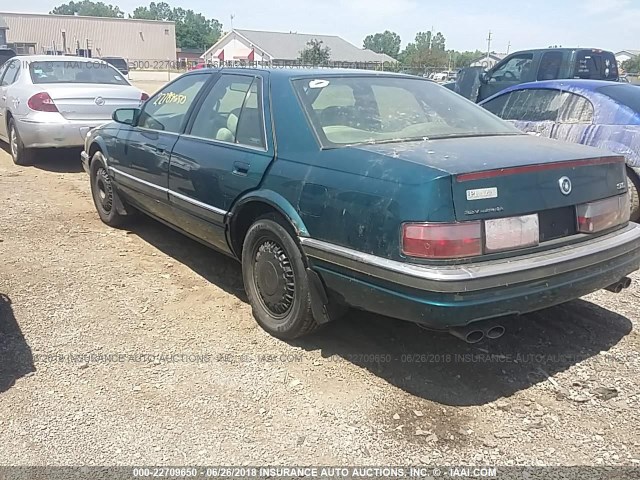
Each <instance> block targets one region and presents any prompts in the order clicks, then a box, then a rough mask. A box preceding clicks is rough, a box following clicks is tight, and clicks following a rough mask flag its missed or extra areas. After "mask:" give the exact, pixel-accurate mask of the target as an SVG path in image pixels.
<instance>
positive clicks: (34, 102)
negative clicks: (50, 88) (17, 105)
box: [27, 92, 58, 112]
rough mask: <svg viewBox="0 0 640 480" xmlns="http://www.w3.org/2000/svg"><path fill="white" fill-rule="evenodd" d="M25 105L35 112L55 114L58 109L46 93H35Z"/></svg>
mask: <svg viewBox="0 0 640 480" xmlns="http://www.w3.org/2000/svg"><path fill="white" fill-rule="evenodd" d="M27 105H28V106H29V108H30V109H31V110H35V111H36V112H57V111H58V107H56V104H55V103H53V100H52V99H51V97H50V96H49V94H48V93H47V92H40V93H36V94H35V95H34V96H32V97H31V98H30V99H29V100H28V101H27Z"/></svg>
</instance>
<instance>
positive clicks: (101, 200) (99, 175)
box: [89, 152, 126, 227]
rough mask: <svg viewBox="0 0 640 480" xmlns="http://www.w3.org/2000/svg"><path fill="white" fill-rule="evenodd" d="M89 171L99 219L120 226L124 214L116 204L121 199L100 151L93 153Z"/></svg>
mask: <svg viewBox="0 0 640 480" xmlns="http://www.w3.org/2000/svg"><path fill="white" fill-rule="evenodd" d="M89 171H90V178H91V195H92V196H93V203H94V205H95V206H96V210H97V211H98V215H99V216H100V220H102V221H103V222H104V223H106V224H107V225H109V226H110V227H119V226H121V225H122V224H123V223H124V222H125V219H126V215H123V214H121V213H119V212H118V208H117V206H118V205H119V204H121V200H120V197H119V196H118V192H117V191H116V189H115V188H114V186H113V183H112V181H111V177H110V176H109V172H108V171H107V167H106V164H105V161H104V156H103V155H102V152H96V153H95V154H94V155H93V157H92V159H91V168H90V170H89Z"/></svg>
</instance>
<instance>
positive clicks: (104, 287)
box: [0, 92, 640, 465]
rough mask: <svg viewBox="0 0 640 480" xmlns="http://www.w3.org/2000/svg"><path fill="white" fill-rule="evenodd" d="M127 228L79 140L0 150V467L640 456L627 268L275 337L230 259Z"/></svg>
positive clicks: (636, 317) (614, 459)
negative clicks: (27, 150) (614, 276)
mask: <svg viewBox="0 0 640 480" xmlns="http://www.w3.org/2000/svg"><path fill="white" fill-rule="evenodd" d="M149 93H151V92H149ZM130 228H131V230H116V229H112V228H109V227H107V226H106V225H104V224H102V223H101V222H100V221H99V219H98V216H97V214H96V212H95V209H94V206H93V204H92V201H91V198H90V194H89V183H88V179H87V176H86V174H85V173H84V172H83V171H82V168H81V166H80V161H79V156H78V152H77V151H71V152H68V151H63V152H45V154H44V155H43V156H42V158H41V161H40V163H38V164H37V165H36V166H34V167H26V168H25V167H18V166H15V165H13V163H12V162H11V158H10V156H9V154H8V153H7V150H6V146H5V149H4V150H0V259H1V260H0V294H1V296H0V464H4V465H11V464H13V465H33V464H41V465H42V464H49V465H69V464H73V465H81V464H86V465H132V464H153V465H169V464H178V465H185V464H237V465H243V464H244V465H251V464H253V465H256V464H280V465H297V464H303V465H307V464H313V465H318V464H322V465H341V464H342V465H389V464H393V465H407V464H427V465H457V464H478V465H482V464H489V465H570V464H571V465H593V464H595V465H636V464H640V437H639V436H638V431H639V429H640V415H638V413H637V412H638V409H639V408H640V383H639V379H640V373H639V367H640V353H639V346H640V341H639V336H638V327H639V322H640V313H639V312H638V307H637V305H638V300H639V299H638V297H640V288H639V287H638V285H639V284H640V283H638V280H639V277H638V275H634V276H633V278H634V283H633V284H632V287H631V288H630V289H628V290H626V291H624V292H623V293H622V294H619V295H615V294H613V293H609V292H607V291H600V292H597V293H595V294H592V295H589V296H588V297H585V298H583V299H581V300H577V301H574V302H571V303H569V304H566V305H563V306H559V307H556V308H551V309H549V310H546V311H543V312H539V313H536V314H532V315H527V316H525V317H521V318H513V319H507V320H505V322H504V325H505V327H506V328H507V333H506V334H505V335H504V337H502V338H501V339H499V340H496V341H490V342H483V343H480V344H477V345H472V346H470V345H466V344H464V343H463V342H461V341H460V340H458V339H456V338H454V337H451V336H448V335H446V334H436V333H431V332H427V331H424V330H421V329H419V328H418V327H416V326H414V325H413V324H410V323H405V322H401V321H396V320H392V319H388V318H382V317H377V316H374V315H371V314H367V313H361V312H352V313H350V314H349V315H348V316H347V318H345V319H344V320H342V321H340V322H337V323H335V324H332V325H330V326H329V327H328V328H327V329H325V330H324V331H322V332H321V333H319V334H317V335H315V336H312V337H310V338H307V339H305V340H301V341H296V342H283V341H280V340H276V339H275V338H272V337H270V336H269V335H267V334H266V333H264V332H263V331H262V330H261V329H260V328H259V327H258V326H257V325H256V323H255V321H254V320H253V317H252V315H251V309H250V307H249V305H248V304H247V299H246V296H245V293H244V290H243V286H242V279H241V272H240V266H239V264H237V263H236V262H235V261H233V260H231V259H229V258H227V257H225V256H223V255H220V254H218V253H216V252H214V251H212V250H209V249H207V248H205V247H203V246H201V245H200V244H198V243H196V242H193V241H191V240H189V239H187V238H185V237H183V236H181V235H180V234H178V233H175V232H173V231H172V230H170V229H169V228H167V227H165V226H163V225H161V224H159V223H157V222H155V221H153V220H150V219H147V218H144V217H143V218H140V219H139V220H137V222H136V223H134V224H133V225H132V226H131V227H130Z"/></svg>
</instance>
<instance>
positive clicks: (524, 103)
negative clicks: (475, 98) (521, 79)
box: [485, 89, 565, 122]
mask: <svg viewBox="0 0 640 480" xmlns="http://www.w3.org/2000/svg"><path fill="white" fill-rule="evenodd" d="M503 97H508V98H507V99H506V101H505V102H504V104H503V105H502V108H500V109H496V108H495V107H496V106H497V105H494V106H491V105H490V106H489V108H488V110H489V111H491V112H493V113H495V114H496V115H498V116H499V117H501V118H503V119H505V120H519V121H526V122H548V121H550V122H555V121H556V120H557V118H558V111H559V110H560V107H561V106H562V103H563V101H564V98H565V97H564V96H563V94H562V92H560V91H558V90H546V89H545V90H543V89H537V90H534V89H528V90H517V91H515V92H511V93H509V94H506V95H503ZM485 107H486V106H485ZM492 108H493V110H492ZM494 110H495V111H494Z"/></svg>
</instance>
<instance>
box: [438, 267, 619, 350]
mask: <svg viewBox="0 0 640 480" xmlns="http://www.w3.org/2000/svg"><path fill="white" fill-rule="evenodd" d="M629 286H631V279H630V278H629V277H623V278H621V279H620V280H618V281H617V282H615V283H612V284H611V285H609V286H608V287H605V290H608V291H610V292H613V293H620V292H621V291H622V290H624V289H625V288H629ZM448 332H449V333H450V334H451V335H453V336H454V337H457V338H459V339H461V340H464V341H465V342H467V343H469V344H473V343H478V342H480V341H482V340H484V339H485V338H488V339H491V340H495V339H497V338H500V337H501V336H502V335H504V332H505V330H504V327H503V326H502V325H500V324H499V323H496V322H493V321H484V322H474V323H471V324H469V325H465V326H464V327H454V328H450V329H449V330H448Z"/></svg>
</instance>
